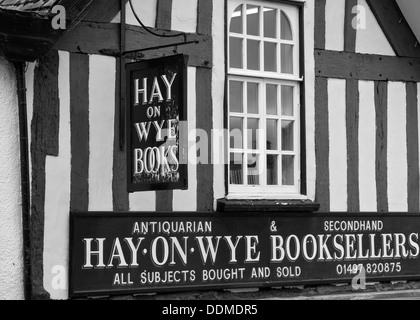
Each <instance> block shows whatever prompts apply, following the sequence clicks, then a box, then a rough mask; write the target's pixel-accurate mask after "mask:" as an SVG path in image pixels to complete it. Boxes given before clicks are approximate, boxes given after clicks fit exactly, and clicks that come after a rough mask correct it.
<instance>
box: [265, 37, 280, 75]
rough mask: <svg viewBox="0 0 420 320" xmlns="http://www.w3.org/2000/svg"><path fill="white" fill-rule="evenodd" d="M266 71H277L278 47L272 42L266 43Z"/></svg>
mask: <svg viewBox="0 0 420 320" xmlns="http://www.w3.org/2000/svg"><path fill="white" fill-rule="evenodd" d="M264 70H265V71H273V72H276V71H277V45H276V44H275V43H272V42H264Z"/></svg>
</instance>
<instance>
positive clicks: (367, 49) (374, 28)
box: [356, 0, 395, 56]
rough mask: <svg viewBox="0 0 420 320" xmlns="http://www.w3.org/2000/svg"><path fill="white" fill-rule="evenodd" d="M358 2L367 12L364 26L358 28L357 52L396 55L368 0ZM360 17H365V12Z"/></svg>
mask: <svg viewBox="0 0 420 320" xmlns="http://www.w3.org/2000/svg"><path fill="white" fill-rule="evenodd" d="M358 3H359V6H360V7H361V8H364V9H362V12H364V13H365V14H366V20H365V22H366V23H365V24H363V21H362V27H360V28H358V29H357V33H356V52H358V53H368V54H381V55H386V56H395V52H394V50H393V49H392V47H391V45H390V44H389V42H388V40H387V38H386V37H385V34H384V33H383V31H382V29H381V27H380V26H379V23H378V21H377V20H376V18H375V16H374V15H373V13H372V11H371V10H370V7H369V5H368V4H367V2H366V0H359V2H358ZM360 19H363V13H362V14H360Z"/></svg>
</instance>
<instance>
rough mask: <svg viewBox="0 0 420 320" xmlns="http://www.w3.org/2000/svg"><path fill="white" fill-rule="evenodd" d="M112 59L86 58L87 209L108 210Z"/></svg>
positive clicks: (110, 198) (110, 166)
mask: <svg viewBox="0 0 420 320" xmlns="http://www.w3.org/2000/svg"><path fill="white" fill-rule="evenodd" d="M115 70H116V60H115V59H114V58H110V57H104V56H90V77H89V140H90V141H89V153H90V156H89V210H90V211H102V210H105V211H112V209H113V204H112V168H113V157H114V149H113V146H114V144H113V141H114V115H115V77H116V71H115Z"/></svg>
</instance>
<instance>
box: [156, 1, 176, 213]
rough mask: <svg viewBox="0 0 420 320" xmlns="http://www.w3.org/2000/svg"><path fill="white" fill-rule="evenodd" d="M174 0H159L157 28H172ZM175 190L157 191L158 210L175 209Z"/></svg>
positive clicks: (167, 210)
mask: <svg viewBox="0 0 420 320" xmlns="http://www.w3.org/2000/svg"><path fill="white" fill-rule="evenodd" d="M171 25H172V0H158V1H157V10H156V29H164V30H171ZM173 197H174V195H173V191H172V190H169V191H157V192H156V211H157V212H169V211H173Z"/></svg>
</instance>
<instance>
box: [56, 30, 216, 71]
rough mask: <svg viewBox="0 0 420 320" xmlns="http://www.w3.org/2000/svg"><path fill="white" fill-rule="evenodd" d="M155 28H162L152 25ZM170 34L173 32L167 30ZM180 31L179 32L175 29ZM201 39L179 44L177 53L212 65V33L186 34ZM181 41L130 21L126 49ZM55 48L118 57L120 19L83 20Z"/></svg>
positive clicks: (154, 53)
mask: <svg viewBox="0 0 420 320" xmlns="http://www.w3.org/2000/svg"><path fill="white" fill-rule="evenodd" d="M152 30H155V31H156V32H162V30H157V29H152ZM166 33H167V34H170V33H172V32H166ZM174 33H177V32H174ZM194 40H198V41H199V43H198V44H194V43H193V44H188V45H182V46H179V47H177V52H178V53H180V54H181V53H183V54H187V55H189V57H190V59H189V63H190V65H191V66H194V67H204V68H211V66H212V64H211V61H212V49H211V48H212V38H211V36H209V35H200V34H195V33H190V34H187V41H194ZM176 42H179V39H173V38H162V37H156V36H153V35H151V34H149V33H148V32H146V31H145V30H144V29H143V28H141V27H137V26H131V25H127V33H126V50H127V51H132V50H141V49H145V48H152V47H159V46H163V45H170V44H172V43H176ZM54 48H55V49H56V50H63V51H69V52H73V53H86V54H101V55H109V56H115V57H117V56H118V55H119V52H120V25H119V24H117V23H94V22H81V23H80V24H78V25H77V26H76V27H75V28H73V29H72V30H70V31H69V32H68V33H66V34H65V35H64V36H63V37H62V38H61V39H60V41H59V42H58V43H57V44H56V45H55V47H54ZM174 49H175V46H174V47H169V48H163V49H159V50H150V51H143V52H141V53H140V55H139V58H141V59H152V58H158V57H162V56H167V55H173V54H174Z"/></svg>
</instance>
